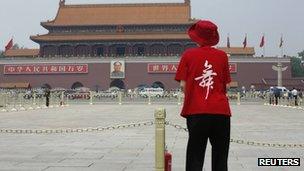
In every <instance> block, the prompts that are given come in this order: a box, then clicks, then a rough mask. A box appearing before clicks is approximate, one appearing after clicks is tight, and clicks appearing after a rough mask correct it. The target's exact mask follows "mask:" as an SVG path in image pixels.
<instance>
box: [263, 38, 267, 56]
mask: <svg viewBox="0 0 304 171" xmlns="http://www.w3.org/2000/svg"><path fill="white" fill-rule="evenodd" d="M263 38H264V44H263V56H264V57H265V55H266V52H265V51H266V48H265V46H266V43H265V33H263Z"/></svg>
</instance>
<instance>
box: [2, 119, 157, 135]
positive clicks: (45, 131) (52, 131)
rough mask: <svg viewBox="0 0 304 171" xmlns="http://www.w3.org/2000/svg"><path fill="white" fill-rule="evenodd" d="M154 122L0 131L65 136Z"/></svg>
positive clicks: (3, 130) (148, 124) (140, 125)
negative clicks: (65, 134) (66, 134)
mask: <svg viewBox="0 0 304 171" xmlns="http://www.w3.org/2000/svg"><path fill="white" fill-rule="evenodd" d="M153 124H154V121H147V122H139V123H131V124H121V125H115V126H107V127H101V126H99V127H95V128H91V127H89V128H66V129H34V130H32V129H0V133H2V134H64V133H86V132H102V131H109V130H116V129H123V128H136V127H142V126H151V125H153Z"/></svg>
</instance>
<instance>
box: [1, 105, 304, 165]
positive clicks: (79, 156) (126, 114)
mask: <svg viewBox="0 0 304 171" xmlns="http://www.w3.org/2000/svg"><path fill="white" fill-rule="evenodd" d="M159 107H163V108H166V110H167V120H168V121H170V122H171V123H173V124H178V125H181V126H183V127H185V120H184V119H183V118H181V117H180V116H179V110H180V106H178V105H172V104H167V105H166V104H164V105H153V104H152V105H145V104H140V105H136V104H125V105H115V104H104V105H100V104H99V105H71V106H69V107H64V108H52V109H38V110H31V111H17V112H8V113H7V112H2V113H0V129H2V130H4V129H35V130H36V129H65V130H66V129H74V128H89V127H93V128H94V127H107V126H114V125H118V124H130V123H139V122H147V121H153V120H154V118H153V117H154V110H155V109H156V108H159ZM231 107H232V111H233V117H232V130H231V134H232V135H231V138H232V139H235V140H245V141H250V142H251V141H255V142H261V143H262V142H266V143H280V144H285V143H288V144H289V143H291V144H304V134H303V132H304V126H303V125H304V111H303V110H298V109H291V108H283V107H273V106H263V105H257V104H250V105H246V104H245V105H240V106H237V105H232V106H231ZM0 136H1V138H0V170H1V171H4V170H7V171H14V170H16V171H17V170H18V171H19V170H20V171H24V170H29V171H34V170H38V171H42V170H43V171H57V170H58V171H65V170H68V171H78V170H79V171H80V170H81V171H83V170H84V171H86V170H88V171H95V170H96V171H103V170H105V171H153V170H154V125H143V126H140V127H129V128H120V129H113V130H104V131H98V132H96V131H95V132H84V133H52V134H16V133H14V134H12V133H0ZM166 142H167V145H168V149H169V151H170V152H171V153H172V155H173V163H172V170H173V171H183V170H184V167H185V166H184V165H185V149H186V144H187V132H185V131H183V130H178V129H176V128H174V127H172V126H169V125H168V126H166ZM239 142H241V141H239ZM210 150H211V148H210V144H208V149H207V152H206V161H205V165H204V170H206V171H209V170H211V152H210ZM261 157H281V158H287V157H295V158H296V157H299V158H301V165H302V166H300V167H258V166H257V159H258V158H261ZM303 162H304V148H274V147H262V146H251V145H244V144H238V143H234V142H233V143H231V146H230V154H229V169H230V170H232V171H247V170H252V171H260V170H267V171H268V170H273V171H278V170H279V171H289V170H299V171H300V170H304V165H303Z"/></svg>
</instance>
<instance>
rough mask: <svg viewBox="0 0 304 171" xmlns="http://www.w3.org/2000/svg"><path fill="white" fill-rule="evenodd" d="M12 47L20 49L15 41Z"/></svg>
mask: <svg viewBox="0 0 304 171" xmlns="http://www.w3.org/2000/svg"><path fill="white" fill-rule="evenodd" d="M12 49H20V46H19V45H18V43H15V44H14V45H13V47H12Z"/></svg>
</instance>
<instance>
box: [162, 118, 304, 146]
mask: <svg viewBox="0 0 304 171" xmlns="http://www.w3.org/2000/svg"><path fill="white" fill-rule="evenodd" d="M165 124H166V125H169V126H172V127H174V128H176V129H178V130H182V131H186V132H188V129H187V128H184V127H182V126H181V125H177V124H172V123H171V122H169V121H166V123H165ZM230 142H232V143H236V144H243V145H249V146H258V147H274V148H304V144H281V143H267V142H256V141H247V140H242V139H233V138H231V139H230Z"/></svg>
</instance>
